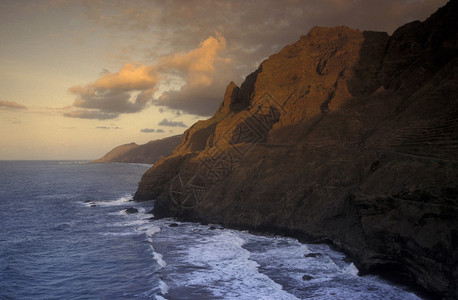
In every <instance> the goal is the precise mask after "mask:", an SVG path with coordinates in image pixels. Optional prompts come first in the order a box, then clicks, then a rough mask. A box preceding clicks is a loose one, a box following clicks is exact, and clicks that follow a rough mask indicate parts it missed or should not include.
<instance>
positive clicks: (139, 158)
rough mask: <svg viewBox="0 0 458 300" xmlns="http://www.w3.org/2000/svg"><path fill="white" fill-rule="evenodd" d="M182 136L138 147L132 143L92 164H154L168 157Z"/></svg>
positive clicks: (150, 142)
mask: <svg viewBox="0 0 458 300" xmlns="http://www.w3.org/2000/svg"><path fill="white" fill-rule="evenodd" d="M181 138H182V135H181V134H180V135H175V136H171V137H166V138H163V139H157V140H152V141H149V142H147V143H146V144H143V145H138V144H136V143H134V142H132V143H129V144H124V145H120V146H117V147H115V148H113V149H112V150H110V151H109V152H108V153H106V154H105V155H104V156H103V157H101V158H99V159H96V160H94V161H92V163H142V164H154V163H155V162H156V161H158V160H160V159H161V158H164V157H166V156H168V155H170V154H171V153H172V151H173V149H175V147H176V146H177V145H178V143H179V142H180V141H181Z"/></svg>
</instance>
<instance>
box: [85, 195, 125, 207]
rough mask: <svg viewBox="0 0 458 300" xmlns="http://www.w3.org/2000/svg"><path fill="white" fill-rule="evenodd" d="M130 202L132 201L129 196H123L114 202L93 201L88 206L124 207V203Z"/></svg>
mask: <svg viewBox="0 0 458 300" xmlns="http://www.w3.org/2000/svg"><path fill="white" fill-rule="evenodd" d="M130 200H132V197H131V196H127V195H126V196H124V197H121V198H119V199H116V200H107V201H93V202H89V203H90V204H95V205H98V206H119V205H125V204H126V203H129V202H130Z"/></svg>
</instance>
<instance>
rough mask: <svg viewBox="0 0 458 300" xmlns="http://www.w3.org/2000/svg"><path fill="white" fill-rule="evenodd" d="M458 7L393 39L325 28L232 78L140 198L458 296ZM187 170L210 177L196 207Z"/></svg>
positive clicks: (168, 213) (147, 177)
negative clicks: (285, 238) (320, 244)
mask: <svg viewBox="0 0 458 300" xmlns="http://www.w3.org/2000/svg"><path fill="white" fill-rule="evenodd" d="M457 14H458V1H456V0H452V1H450V2H449V3H448V4H447V5H446V6H444V7H443V8H441V9H439V10H438V11H437V12H436V13H434V14H433V15H432V16H431V17H430V18H428V19H427V20H426V21H423V22H419V21H416V22H413V23H409V24H406V25H405V26H402V27H401V28H399V29H398V30H396V31H395V32H394V33H393V35H392V36H389V35H388V34H386V33H381V32H361V31H359V30H354V29H350V28H348V27H345V26H341V27H335V28H322V27H315V28H313V29H312V30H311V31H310V32H309V33H308V34H307V35H305V36H302V37H301V38H300V40H299V41H298V42H296V43H294V44H292V45H289V46H286V47H285V48H283V49H282V50H281V51H280V52H278V53H276V54H274V55H272V56H271V57H270V58H269V59H267V60H265V61H264V62H263V63H262V64H261V65H260V66H259V68H258V69H257V70H256V71H255V72H253V73H252V74H251V75H249V76H247V78H246V80H245V81H244V82H243V83H242V85H241V87H240V88H237V86H236V85H235V84H234V83H230V84H229V86H228V88H227V89H226V93H225V95H224V99H223V103H222V105H221V106H220V108H219V109H218V110H217V111H216V112H215V114H214V115H213V116H212V117H211V118H210V119H208V120H205V121H199V122H197V123H196V124H194V125H193V126H191V128H190V129H188V130H187V131H186V132H185V134H184V136H183V138H182V140H181V142H180V144H179V146H178V147H177V148H176V149H175V150H174V152H173V154H172V155H171V156H169V157H167V158H165V159H163V160H161V161H160V162H158V163H157V164H155V165H154V166H153V167H152V168H151V169H149V170H148V171H147V172H146V173H145V174H144V176H143V177H142V180H141V182H140V184H139V188H138V190H137V192H136V194H135V196H134V198H135V199H136V200H148V199H156V198H157V200H156V202H155V207H154V214H155V216H157V217H175V218H178V219H182V220H189V221H202V220H203V221H204V222H206V223H208V222H210V223H219V224H224V226H226V227H234V228H244V229H254V230H258V231H266V230H270V231H274V232H283V233H285V234H292V233H293V234H297V235H299V236H301V237H303V238H304V237H306V238H307V239H308V240H310V241H317V240H330V241H332V243H333V244H334V245H335V246H337V247H339V248H340V249H342V250H343V251H344V252H345V253H346V254H348V256H349V257H351V258H352V260H353V261H354V264H355V265H356V267H357V268H358V269H359V270H360V271H361V273H368V272H377V273H385V274H386V273H390V274H402V276H403V278H402V279H403V280H408V281H411V282H413V283H415V284H416V285H417V287H420V288H424V289H426V290H428V291H429V292H431V293H433V294H434V295H435V296H437V297H440V298H450V299H453V298H458V286H457V282H458V271H457V268H456V266H457V265H458V250H457V249H458V247H457V246H456V245H457V244H458V234H457V232H458V203H457V199H458V135H457V134H456V133H457V130H458V129H457V128H458V98H457V97H456V95H457V94H458V80H457V75H456V74H458V55H457V54H458V44H457V42H456V41H457V40H458V36H457V35H458V18H456V15H457ZM183 173H191V174H193V175H195V178H200V179H201V181H203V182H204V183H205V184H201V186H195V185H194V186H190V187H189V191H190V196H192V197H196V195H198V196H199V198H198V199H197V200H198V201H197V200H196V199H194V200H193V201H194V202H193V204H194V205H193V206H192V207H184V206H183V205H180V204H178V203H177V202H174V201H173V200H172V197H171V196H170V186H171V182H173V180H175V179H176V178H177V176H179V175H180V174H183ZM191 192H192V193H191Z"/></svg>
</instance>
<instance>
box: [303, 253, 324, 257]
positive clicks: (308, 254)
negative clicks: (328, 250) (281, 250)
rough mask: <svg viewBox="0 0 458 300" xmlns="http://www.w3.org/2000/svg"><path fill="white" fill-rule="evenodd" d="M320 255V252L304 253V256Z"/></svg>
mask: <svg viewBox="0 0 458 300" xmlns="http://www.w3.org/2000/svg"><path fill="white" fill-rule="evenodd" d="M319 256H321V253H313V252H311V253H307V254H304V257H319Z"/></svg>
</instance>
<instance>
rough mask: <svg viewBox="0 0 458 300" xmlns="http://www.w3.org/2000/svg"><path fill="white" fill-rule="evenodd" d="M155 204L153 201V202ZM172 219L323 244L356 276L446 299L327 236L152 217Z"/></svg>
mask: <svg viewBox="0 0 458 300" xmlns="http://www.w3.org/2000/svg"><path fill="white" fill-rule="evenodd" d="M134 201H135V202H149V201H152V202H156V200H135V199H134ZM154 204H155V203H154ZM153 211H154V206H153ZM168 218H170V219H173V220H175V221H177V222H188V223H194V224H200V225H204V226H210V227H211V226H213V225H218V226H221V228H222V229H232V230H237V231H247V232H248V233H250V234H253V235H258V236H264V237H275V236H279V237H289V238H294V239H297V240H298V242H300V243H301V244H316V245H318V244H324V245H327V246H329V247H330V248H331V249H332V250H334V251H338V252H341V253H343V254H344V255H345V257H346V261H347V262H351V263H353V264H354V265H355V266H356V268H357V269H358V276H367V275H374V276H378V277H380V278H381V279H383V280H385V281H386V282H388V283H389V284H392V285H394V286H398V287H403V288H404V289H405V290H406V291H408V292H411V293H413V294H415V295H416V296H418V297H419V298H422V299H425V300H435V299H447V298H443V297H442V295H439V294H435V293H433V292H431V291H428V290H426V289H425V288H423V287H422V286H419V285H417V284H416V283H415V281H414V279H412V278H410V277H408V276H407V274H404V275H405V276H402V274H403V272H399V270H396V269H394V270H392V271H390V270H388V268H378V269H376V270H373V269H368V270H365V267H364V266H363V265H362V264H361V262H360V261H359V260H358V259H357V258H356V257H354V256H352V255H351V254H350V253H349V252H348V251H346V249H345V248H343V247H341V246H339V245H338V244H337V243H336V242H335V241H333V240H332V239H331V238H329V237H324V236H323V237H316V236H313V235H310V234H307V233H306V232H304V231H300V230H291V229H287V228H278V227H275V226H258V227H256V226H250V225H248V224H244V225H240V224H229V223H224V222H213V221H209V220H208V219H207V218H202V219H200V218H198V217H196V216H189V217H186V216H175V217H170V216H164V217H156V216H154V214H153V217H152V219H154V220H161V219H168Z"/></svg>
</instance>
